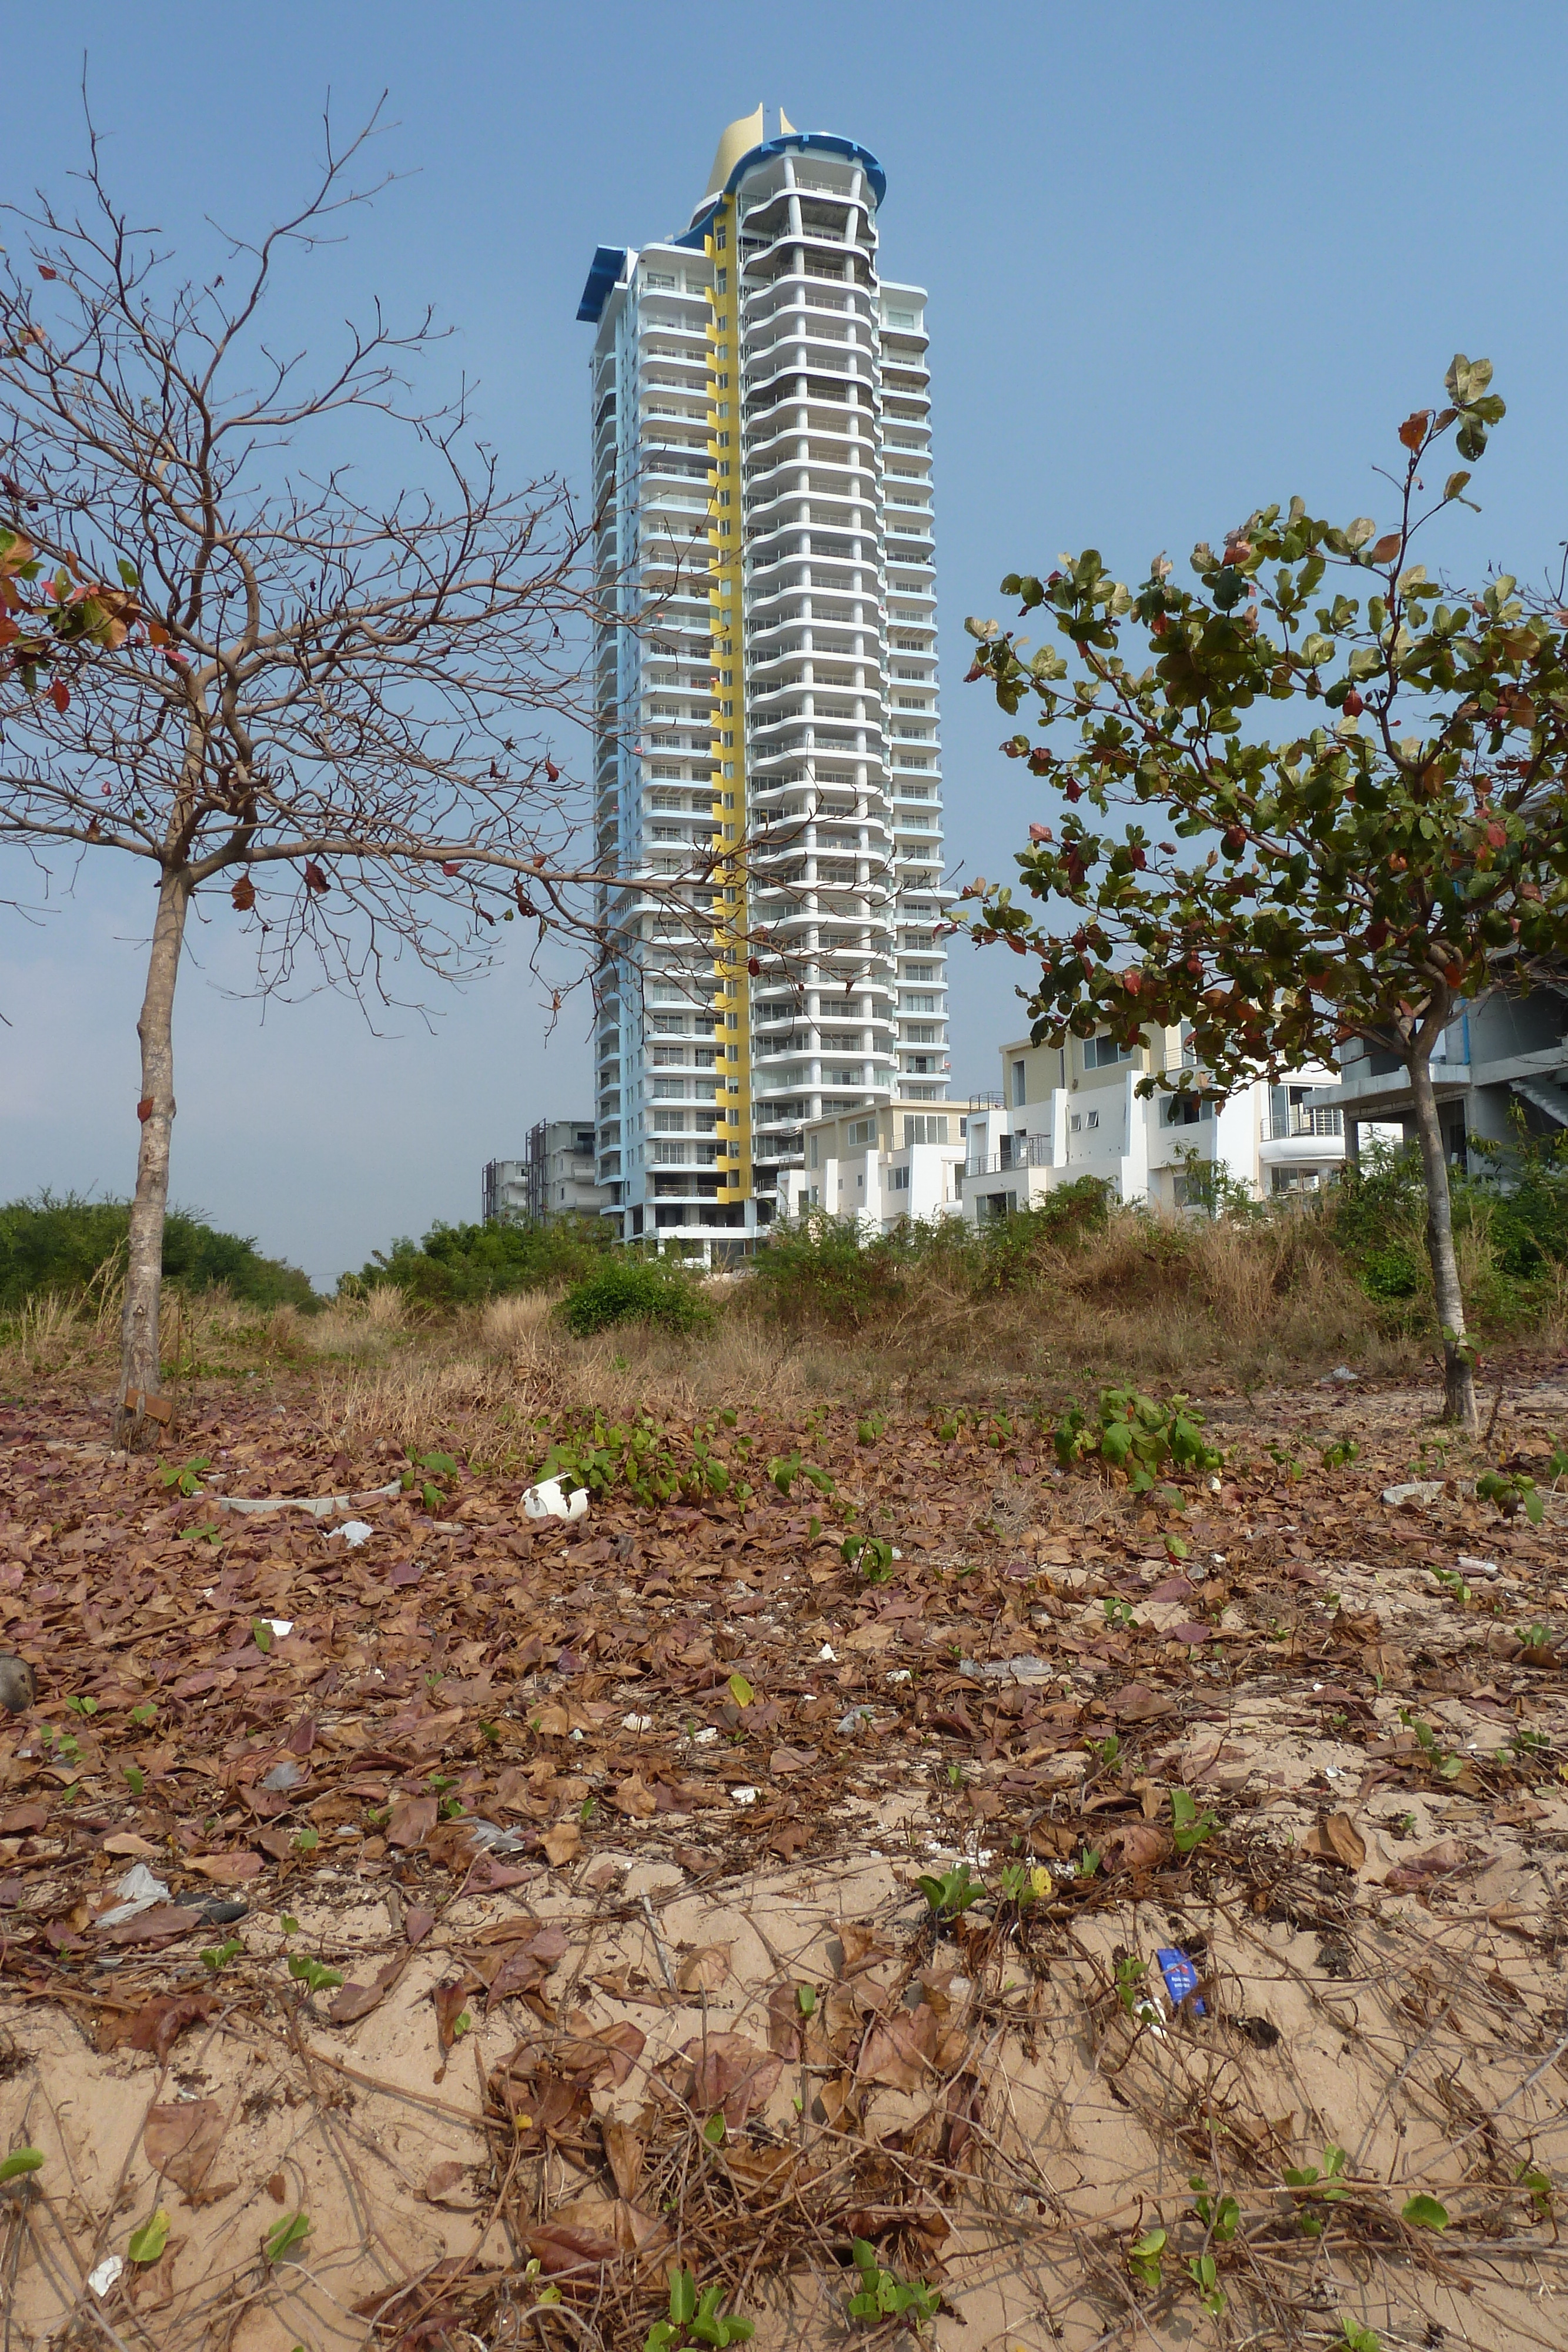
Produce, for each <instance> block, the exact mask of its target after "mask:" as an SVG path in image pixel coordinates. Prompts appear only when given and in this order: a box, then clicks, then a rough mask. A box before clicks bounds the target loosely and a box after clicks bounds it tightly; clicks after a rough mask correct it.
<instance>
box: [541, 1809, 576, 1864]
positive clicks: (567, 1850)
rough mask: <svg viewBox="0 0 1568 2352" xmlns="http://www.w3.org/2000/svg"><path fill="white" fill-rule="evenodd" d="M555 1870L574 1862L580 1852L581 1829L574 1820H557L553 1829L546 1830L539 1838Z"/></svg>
mask: <svg viewBox="0 0 1568 2352" xmlns="http://www.w3.org/2000/svg"><path fill="white" fill-rule="evenodd" d="M539 1843H540V1844H541V1845H542V1846H543V1848H544V1850H545V1852H546V1853H547V1854H548V1855H549V1859H550V1862H551V1863H552V1864H553V1865H554V1866H555V1868H556V1869H557V1870H559V1869H560V1868H561V1867H562V1865H563V1864H566V1863H569V1862H575V1861H576V1860H577V1858H578V1856H579V1854H580V1853H581V1852H582V1831H581V1828H580V1825H579V1824H578V1823H577V1822H571V1821H567V1822H557V1823H556V1825H555V1827H554V1829H550V1830H546V1832H545V1833H544V1835H543V1837H542V1838H540V1840H539Z"/></svg>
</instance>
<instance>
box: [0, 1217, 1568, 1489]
mask: <svg viewBox="0 0 1568 2352" xmlns="http://www.w3.org/2000/svg"><path fill="white" fill-rule="evenodd" d="M1018 1271H1019V1274H1020V1276H1021V1278H1020V1279H1019V1281H1018V1282H1017V1284H1016V1286H1014V1287H1011V1288H1008V1289H998V1290H993V1291H989V1292H977V1286H976V1263H975V1259H974V1256H973V1255H972V1254H971V1255H967V1256H966V1255H964V1254H963V1253H961V1252H953V1253H952V1254H946V1253H944V1252H942V1251H940V1250H936V1251H934V1252H932V1253H931V1254H930V1255H927V1256H925V1257H924V1258H921V1259H919V1260H916V1261H915V1263H913V1264H910V1265H905V1266H904V1267H903V1268H901V1269H900V1270H899V1272H898V1274H897V1276H896V1278H895V1280H894V1282H893V1283H892V1285H891V1286H889V1287H888V1288H887V1289H886V1290H885V1292H884V1294H883V1296H882V1297H880V1298H879V1299H878V1301H877V1303H876V1305H875V1309H874V1312H873V1314H872V1315H871V1316H870V1317H868V1318H867V1319H866V1320H865V1322H864V1324H863V1326H862V1328H861V1329H859V1330H858V1331H851V1330H846V1329H844V1328H832V1327H831V1324H829V1323H826V1322H824V1321H822V1320H821V1319H817V1310H816V1309H815V1307H814V1306H813V1302H812V1300H811V1299H810V1297H809V1296H802V1297H801V1298H800V1300H798V1301H789V1302H787V1304H788V1306H789V1312H790V1316H791V1319H790V1320H789V1323H788V1325H787V1326H786V1325H785V1324H782V1323H781V1322H780V1321H779V1318H778V1317H777V1315H776V1313H775V1311H774V1308H773V1306H772V1303H771V1301H770V1300H768V1299H767V1298H765V1297H763V1295H762V1294H761V1292H760V1290H759V1288H758V1286H756V1285H754V1284H753V1283H752V1282H751V1281H750V1280H749V1279H747V1278H746V1277H744V1276H742V1277H738V1278H727V1279H725V1280H722V1281H719V1282H716V1283H715V1284H714V1285H713V1286H712V1296H713V1298H714V1303H715V1305H716V1309H717V1312H716V1320H715V1322H714V1324H713V1325H712V1327H711V1328H709V1329H707V1330H706V1331H703V1332H699V1333H696V1334H694V1335H692V1336H690V1337H685V1338H683V1337H676V1336H674V1335H672V1334H669V1333H665V1332H660V1331H655V1330H653V1329H651V1328H644V1327H641V1326H625V1327H622V1328H620V1329H618V1330H614V1331H610V1332H603V1333H600V1334H597V1335H596V1336H594V1337H592V1338H590V1339H574V1338H573V1337H572V1336H571V1335H570V1333H569V1332H568V1331H566V1330H565V1328H563V1326H562V1324H561V1322H560V1320H559V1316H558V1315H557V1313H556V1311H555V1310H556V1307H557V1306H558V1304H559V1295H558V1294H556V1293H551V1292H544V1291H537V1292H530V1293H527V1294H523V1295H520V1296H515V1297H507V1298H502V1299H497V1300H496V1301H494V1302H492V1303H491V1304H490V1305H488V1306H486V1307H482V1308H471V1309H465V1310H464V1311H462V1312H460V1313H459V1314H457V1315H455V1316H450V1317H444V1318H440V1317H435V1316H433V1315H431V1314H429V1313H428V1312H425V1311H423V1310H421V1309H420V1308H418V1307H413V1306H411V1304H410V1303H409V1301H408V1300H407V1299H406V1298H405V1297H404V1296H403V1294H402V1292H401V1291H399V1290H397V1289H396V1288H394V1287H393V1286H391V1285H390V1284H388V1285H382V1286H379V1287H377V1288H375V1289H373V1290H371V1292H370V1293H369V1294H368V1295H367V1296H366V1297H363V1298H361V1299H358V1300H339V1301H335V1302H334V1303H333V1304H331V1305H330V1306H328V1307H324V1308H323V1309H322V1311H321V1312H320V1313H319V1314H316V1315H307V1314H301V1313H300V1312H299V1311H298V1308H296V1307H278V1308H276V1309H273V1310H272V1311H270V1312H267V1313H263V1312H261V1311H259V1310H257V1309H256V1308H254V1307H244V1306H240V1305H237V1304H236V1303H235V1301H233V1300H232V1299H230V1298H228V1297H226V1296H225V1294H223V1293H221V1292H209V1293H204V1294H198V1295H194V1296H187V1295H186V1294H183V1292H181V1291H180V1290H179V1289H178V1288H177V1287H176V1286H170V1287H169V1288H168V1289H166V1291H165V1293H164V1301H163V1318H164V1319H163V1335H162V1336H163V1348H162V1354H163V1361H164V1377H165V1382H166V1384H169V1385H183V1386H194V1385H197V1384H200V1383H201V1382H203V1381H208V1380H213V1381H224V1380H225V1379H226V1380H233V1379H235V1378H239V1377H242V1376H246V1375H250V1376H256V1377H260V1378H263V1379H279V1378H285V1379H291V1380H298V1379H299V1378H300V1377H304V1378H306V1379H308V1381H310V1382H311V1383H312V1385H313V1386H315V1387H316V1388H317V1390H318V1391H319V1412H320V1414H321V1416H322V1418H323V1419H324V1421H325V1423H326V1424H327V1426H328V1427H329V1428H330V1429H331V1430H332V1431H333V1433H335V1434H336V1435H337V1436H338V1437H339V1438H340V1440H341V1441H342V1442H343V1443H344V1444H356V1443H359V1442H361V1441H363V1440H368V1439H371V1438H392V1439H394V1440H396V1441H398V1442H399V1443H401V1444H408V1445H415V1444H423V1445H428V1444H437V1443H445V1442H457V1443H459V1444H461V1445H462V1446H463V1447H464V1449H465V1451H466V1452H467V1453H468V1454H469V1455H470V1457H471V1458H475V1459H479V1460H484V1461H487V1462H491V1463H494V1464H497V1465H499V1464H503V1463H507V1464H515V1463H516V1462H517V1460H518V1459H519V1458H520V1457H521V1456H522V1455H524V1454H531V1453H533V1452H535V1451H537V1438H538V1432H537V1426H536V1424H537V1423H538V1422H539V1421H541V1420H543V1419H546V1418H547V1417H548V1418H549V1419H550V1420H551V1421H552V1422H554V1423H559V1422H561V1421H563V1420H576V1419H586V1418H588V1417H590V1416H591V1415H592V1414H593V1413H595V1412H601V1413H603V1414H604V1415H606V1416H607V1417H608V1418H609V1419H611V1420H612V1421H613V1420H624V1419H626V1418H627V1417H628V1416H629V1415H632V1414H634V1413H636V1412H639V1411H646V1412H651V1413H653V1415H654V1416H655V1417H657V1418H658V1419H660V1420H665V1421H689V1420H692V1419H695V1418H696V1417H698V1416H700V1415H703V1414H706V1413H709V1412H715V1411H716V1410H718V1409H720V1408H722V1407H724V1406H727V1405H732V1404H746V1405H749V1406H753V1407H756V1408H758V1409H760V1410H763V1411H766V1412H771V1413H774V1414H777V1415H779V1416H780V1417H789V1416H796V1417H803V1416H804V1414H805V1413H806V1412H807V1411H809V1409H810V1407H811V1405H813V1404H815V1403H819V1402H828V1401H831V1400H833V1399H847V1400H850V1401H852V1402H856V1403H860V1404H869V1405H892V1406H902V1407H904V1408H911V1409H915V1410H921V1409H927V1408H935V1407H936V1406H941V1407H942V1408H943V1409H944V1410H946V1408H948V1407H950V1406H951V1405H952V1404H953V1403H955V1402H980V1401H982V1400H983V1401H986V1402H1002V1401H1004V1400H1014V1401H1021V1400H1022V1399H1024V1398H1026V1397H1027V1398H1031V1399H1032V1398H1040V1399H1042V1400H1043V1401H1044V1402H1046V1403H1047V1404H1048V1405H1051V1406H1057V1405H1060V1403H1061V1402H1062V1400H1063V1399H1064V1397H1065V1396H1066V1395H1068V1394H1069V1393H1081V1392H1082V1391H1083V1390H1084V1389H1085V1388H1086V1387H1090V1386H1092V1385H1094V1384H1096V1383H1099V1382H1103V1381H1125V1380H1129V1379H1130V1380H1133V1381H1139V1382H1142V1383H1144V1384H1145V1385H1148V1386H1151V1387H1159V1388H1167V1389H1168V1388H1186V1389H1194V1388H1197V1389H1204V1388H1209V1389H1212V1388H1214V1387H1216V1386H1226V1385H1228V1386H1232V1387H1237V1388H1240V1389H1243V1390H1247V1391H1251V1390H1254V1389H1257V1388H1260V1387H1266V1386H1269V1385H1272V1384H1274V1383H1276V1382H1281V1381H1300V1380H1301V1379H1303V1378H1312V1377H1316V1376H1319V1375H1321V1374H1322V1373H1323V1372H1326V1371H1327V1370H1330V1369H1331V1368H1332V1367H1333V1365H1334V1364H1336V1363H1340V1362H1345V1361H1348V1362H1350V1363H1352V1364H1354V1366H1355V1368H1356V1369H1357V1370H1361V1371H1363V1372H1365V1373H1370V1374H1373V1375H1376V1376H1385V1377H1390V1376H1392V1377H1397V1376H1402V1375H1406V1374H1408V1373H1409V1372H1410V1371H1411V1370H1413V1369H1414V1368H1415V1367H1416V1364H1417V1362H1418V1361H1419V1360H1420V1358H1421V1354H1422V1350H1421V1348H1420V1346H1419V1343H1418V1342H1417V1341H1416V1340H1414V1339H1408V1338H1405V1337H1401V1336H1397V1335H1396V1336H1392V1337H1391V1336H1388V1335H1387V1334H1386V1333H1385V1331H1383V1330H1381V1329H1380V1328H1379V1320H1378V1312H1377V1309H1376V1308H1375V1306H1374V1304H1373V1303H1372V1302H1371V1301H1370V1300H1369V1299H1368V1298H1367V1297H1365V1296H1364V1293H1363V1292H1362V1291H1361V1289H1360V1288H1359V1287H1358V1286H1357V1285H1356V1283H1355V1281H1354V1278H1353V1276H1352V1275H1351V1273H1350V1271H1349V1269H1348V1267H1347V1266H1346V1265H1345V1262H1344V1261H1343V1258H1342V1257H1341V1256H1340V1255H1338V1253H1337V1252H1336V1251H1335V1250H1334V1248H1333V1244H1332V1242H1331V1241H1330V1240H1329V1238H1328V1236H1327V1235H1326V1234H1325V1232H1324V1229H1323V1227H1322V1223H1321V1222H1320V1221H1319V1220H1318V1219H1317V1218H1316V1217H1314V1216H1312V1214H1310V1213H1303V1214H1299V1215H1289V1216H1284V1217H1280V1218H1271V1219H1260V1220H1258V1221H1256V1222H1245V1223H1243V1222H1239V1221H1228V1222H1222V1223H1215V1224H1207V1223H1195V1222H1190V1221H1186V1220H1164V1221H1162V1220H1160V1219H1158V1218H1156V1217H1154V1216H1150V1215H1147V1214H1144V1213H1134V1212H1128V1213H1121V1214H1117V1215H1114V1216H1113V1217H1112V1219H1111V1220H1110V1222H1109V1223H1107V1224H1106V1225H1105V1226H1104V1228H1103V1230H1101V1231H1100V1232H1098V1233H1090V1234H1086V1235H1082V1236H1080V1237H1078V1238H1076V1239H1074V1240H1072V1241H1071V1242H1070V1243H1068V1244H1064V1245H1061V1246H1053V1245H1051V1244H1049V1243H1046V1242H1041V1243H1038V1244H1036V1246H1035V1251H1034V1255H1033V1257H1032V1259H1031V1262H1030V1265H1028V1266H1027V1267H1026V1268H1023V1269H1019V1270H1018ZM1472 1271H1473V1272H1474V1273H1475V1274H1476V1275H1477V1276H1480V1275H1482V1274H1484V1271H1485V1269H1484V1267H1483V1266H1481V1265H1479V1262H1478V1265H1477V1266H1476V1267H1475V1268H1474V1269H1472ZM1553 1282H1554V1306H1553V1307H1552V1310H1551V1311H1550V1312H1549V1315H1548V1318H1547V1328H1544V1329H1543V1331H1542V1337H1543V1338H1544V1339H1551V1338H1552V1336H1558V1337H1561V1336H1562V1335H1563V1332H1565V1331H1568V1269H1563V1268H1558V1269H1556V1270H1555V1274H1554V1276H1553ZM118 1307H119V1299H118V1296H113V1297H111V1296H110V1284H109V1283H107V1282H106V1283H104V1284H102V1285H99V1286H95V1288H94V1290H93V1291H92V1292H89V1296H88V1297H86V1298H85V1299H83V1300H82V1301H80V1302H79V1303H75V1304H73V1303H71V1302H69V1301H65V1300H61V1299H59V1298H56V1297H46V1298H42V1299H36V1300H31V1301H29V1302H28V1304H27V1305H26V1307H24V1308H23V1309H22V1310H21V1311H20V1313H19V1314H18V1315H16V1317H14V1318H11V1320H10V1321H9V1323H8V1324H3V1325H0V1383H3V1382H5V1381H6V1380H7V1379H9V1380H10V1381H13V1382H15V1383H16V1386H17V1387H18V1389H21V1388H24V1387H26V1386H27V1385H30V1384H31V1383H32V1382H35V1381H38V1380H40V1379H47V1380H49V1381H64V1382H66V1383H76V1382H80V1383H82V1384H85V1385H88V1386H90V1387H91V1388H92V1389H94V1390H101V1389H102V1388H103V1387H104V1386H105V1385H106V1384H110V1383H111V1382H112V1379H113V1365H114V1360H115V1356H116V1353H117V1349H118V1340H119V1332H118V1319H119V1318H118Z"/></svg>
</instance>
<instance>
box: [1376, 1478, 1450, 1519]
mask: <svg viewBox="0 0 1568 2352" xmlns="http://www.w3.org/2000/svg"><path fill="white" fill-rule="evenodd" d="M1442 1492H1443V1482H1442V1480H1441V1479H1440V1478H1406V1479H1403V1480H1402V1481H1401V1482H1400V1484H1399V1485H1398V1486H1385V1488H1384V1489H1383V1499H1384V1501H1385V1503H1386V1504H1387V1506H1388V1507H1389V1509H1390V1510H1391V1511H1396V1510H1397V1509H1398V1508H1399V1506H1400V1504H1401V1503H1435V1502H1437V1500H1438V1499H1439V1497H1440V1496H1441V1495H1442Z"/></svg>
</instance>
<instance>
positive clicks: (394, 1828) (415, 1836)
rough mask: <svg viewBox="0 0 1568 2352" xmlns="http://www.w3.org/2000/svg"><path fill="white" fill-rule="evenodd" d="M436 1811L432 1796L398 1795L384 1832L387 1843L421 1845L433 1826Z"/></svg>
mask: <svg viewBox="0 0 1568 2352" xmlns="http://www.w3.org/2000/svg"><path fill="white" fill-rule="evenodd" d="M436 1812H437V1806H436V1802H435V1799H434V1797H400V1798H399V1799H398V1801H397V1802H396V1804H395V1805H393V1807H392V1813H391V1816H390V1818H389V1820H388V1822H387V1825H386V1830H385V1832H384V1835H385V1837H386V1842H387V1843H388V1845H401V1846H416V1845H423V1843H424V1841H425V1839H426V1838H427V1837H428V1836H429V1835H430V1832H431V1831H432V1830H433V1829H434V1827H435V1818H436Z"/></svg>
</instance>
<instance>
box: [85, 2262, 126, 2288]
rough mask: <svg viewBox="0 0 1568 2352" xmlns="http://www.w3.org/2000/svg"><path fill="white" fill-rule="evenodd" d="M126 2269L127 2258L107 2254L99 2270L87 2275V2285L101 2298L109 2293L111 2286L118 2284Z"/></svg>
mask: <svg viewBox="0 0 1568 2352" xmlns="http://www.w3.org/2000/svg"><path fill="white" fill-rule="evenodd" d="M124 2268H125V2256H124V2255H123V2254H105V2256H104V2258H103V2260H102V2262H101V2263H99V2266H98V2268H97V2269H96V2270H94V2271H89V2273H88V2274H87V2283H88V2284H89V2287H91V2289H92V2291H93V2293H94V2294H96V2295H99V2296H100V2297H101V2296H103V2295H106V2294H108V2293H109V2290H110V2287H111V2286H114V2285H116V2284H118V2282H119V2279H120V2273H121V2271H122V2270H123V2269H124Z"/></svg>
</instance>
